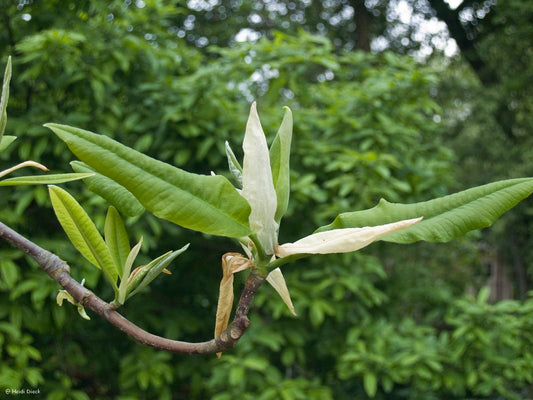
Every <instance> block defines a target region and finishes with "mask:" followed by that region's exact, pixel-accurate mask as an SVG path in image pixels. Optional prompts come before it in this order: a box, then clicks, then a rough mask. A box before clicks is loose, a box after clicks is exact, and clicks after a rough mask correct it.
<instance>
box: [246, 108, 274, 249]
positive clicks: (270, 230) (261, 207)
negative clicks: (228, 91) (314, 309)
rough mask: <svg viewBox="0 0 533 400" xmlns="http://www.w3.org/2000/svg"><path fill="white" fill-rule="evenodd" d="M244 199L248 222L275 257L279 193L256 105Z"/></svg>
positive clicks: (248, 128) (252, 111)
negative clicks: (248, 210) (277, 195)
mask: <svg viewBox="0 0 533 400" xmlns="http://www.w3.org/2000/svg"><path fill="white" fill-rule="evenodd" d="M242 148H243V150H244V161H243V170H242V193H241V194H242V196H243V197H244V198H245V199H246V200H247V201H248V203H249V204H250V208H251V212H250V217H249V219H248V222H249V224H250V229H251V230H252V231H253V232H254V233H255V234H256V235H257V238H258V240H259V243H260V244H261V246H262V247H263V250H264V252H265V253H266V254H274V247H275V246H276V244H277V236H278V234H277V230H278V224H277V223H276V221H275V220H274V217H275V214H276V207H277V198H276V190H275V189H274V183H273V182H272V171H271V169H270V156H269V153H268V146H267V142H266V138H265V134H264V132H263V128H262V127H261V122H260V121H259V116H258V115H257V109H256V104H255V103H253V104H252V107H251V109H250V116H249V118H248V123H247V124H246V133H245V135H244V141H243V144H242Z"/></svg>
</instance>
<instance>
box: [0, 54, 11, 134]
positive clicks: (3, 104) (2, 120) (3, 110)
mask: <svg viewBox="0 0 533 400" xmlns="http://www.w3.org/2000/svg"><path fill="white" fill-rule="evenodd" d="M10 80H11V56H9V57H8V58H7V64H6V70H5V72H4V83H3V84H2V97H1V98H0V141H1V140H2V136H3V135H4V131H5V129H6V124H7V101H8V99H9V81H10Z"/></svg>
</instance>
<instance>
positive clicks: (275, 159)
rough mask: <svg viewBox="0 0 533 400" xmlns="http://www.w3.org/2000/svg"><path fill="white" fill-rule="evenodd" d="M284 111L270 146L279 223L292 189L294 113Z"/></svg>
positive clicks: (276, 216)
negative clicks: (291, 156)
mask: <svg viewBox="0 0 533 400" xmlns="http://www.w3.org/2000/svg"><path fill="white" fill-rule="evenodd" d="M284 109H285V115H284V116H283V121H282V122H281V125H280V127H279V131H278V133H277V135H276V137H275V138H274V141H273V142H272V145H271V146H270V167H271V169H272V180H273V182H274V188H275V189H276V197H277V200H278V205H277V208H276V215H275V220H276V222H277V223H279V221H280V220H281V218H282V217H283V215H284V214H285V212H286V211H287V207H288V205H289V195H290V189H291V183H290V165H289V164H290V152H291V141H292V112H291V110H290V108H289V107H284Z"/></svg>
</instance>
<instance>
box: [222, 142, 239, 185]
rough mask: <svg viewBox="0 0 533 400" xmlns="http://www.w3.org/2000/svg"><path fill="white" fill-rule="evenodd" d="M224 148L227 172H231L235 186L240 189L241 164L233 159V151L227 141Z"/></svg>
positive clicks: (235, 158)
mask: <svg viewBox="0 0 533 400" xmlns="http://www.w3.org/2000/svg"><path fill="white" fill-rule="evenodd" d="M225 147H226V157H227V158H228V167H229V171H230V172H231V175H232V176H233V179H235V181H236V182H237V186H239V187H241V188H242V167H241V164H239V161H238V160H237V157H235V154H234V153H233V150H231V147H230V145H229V143H228V142H227V141H226V143H225Z"/></svg>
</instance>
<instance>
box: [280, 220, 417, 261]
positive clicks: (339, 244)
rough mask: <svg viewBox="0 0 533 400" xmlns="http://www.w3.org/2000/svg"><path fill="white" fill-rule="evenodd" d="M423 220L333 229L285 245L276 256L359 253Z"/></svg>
mask: <svg viewBox="0 0 533 400" xmlns="http://www.w3.org/2000/svg"><path fill="white" fill-rule="evenodd" d="M420 220H422V218H413V219H406V220H403V221H398V222H393V223H390V224H385V225H378V226H366V227H363V228H344V229H332V230H330V231H325V232H318V233H314V234H312V235H309V236H306V237H304V238H303V239H300V240H298V241H296V242H294V243H285V244H283V245H281V246H278V247H277V248H276V256H278V257H287V256H290V255H293V254H331V253H349V252H352V251H357V250H359V249H362V248H363V247H366V246H368V245H369V244H370V243H372V242H375V241H376V240H377V239H379V238H380V237H382V236H384V235H386V234H388V233H391V232H395V231H397V230H399V229H404V228H407V227H409V226H411V225H414V224H416V223H417V222H419V221H420Z"/></svg>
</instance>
